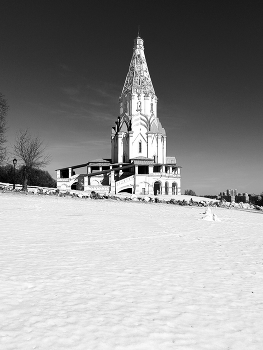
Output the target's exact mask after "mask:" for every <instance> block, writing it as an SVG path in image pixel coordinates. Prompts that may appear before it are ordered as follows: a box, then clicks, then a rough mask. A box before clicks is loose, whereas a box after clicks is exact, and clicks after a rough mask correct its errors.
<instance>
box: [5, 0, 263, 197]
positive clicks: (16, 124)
mask: <svg viewBox="0 0 263 350" xmlns="http://www.w3.org/2000/svg"><path fill="white" fill-rule="evenodd" d="M262 18H263V5H262V3H261V2H260V1H211V0H210V1H187V0H183V1H176V0H174V1H165V0H164V1H156V2H154V1H126V0H123V1H113V0H108V1H99V0H96V1H95V0H94V1H89V0H86V1H78V0H75V1H67V0H63V1H56V0H53V1H48V0H45V1H41V0H38V1H35V0H34V1H27V0H25V1H10V0H7V1H5V0H2V1H1V21H0V92H1V93H2V94H4V96H5V98H6V99H7V100H8V103H9V105H10V111H9V114H8V127H9V129H8V133H7V136H8V141H9V148H10V150H11V148H12V144H13V142H14V138H15V137H16V134H17V133H18V131H19V130H21V129H25V128H28V129H29V131H30V132H31V134H32V135H36V136H39V137H40V138H42V139H43V140H44V141H45V143H46V144H47V151H48V153H50V155H51V157H52V161H51V163H50V165H49V166H48V167H47V170H48V171H49V172H50V173H51V174H52V176H53V177H55V172H54V170H55V169H56V168H60V167H64V166H69V165H73V164H81V163H85V162H87V161H89V160H92V159H96V158H110V133H111V126H113V125H114V123H115V120H116V118H117V116H118V112H119V111H118V97H119V95H120V93H121V90H122V86H123V84H124V80H125V77H126V74H127V72H128V68H129V64H130V60H131V56H132V48H133V39H134V38H135V37H136V36H137V32H138V25H140V36H141V37H142V38H143V39H144V44H145V54H146V59H147V63H148V68H149V71H150V74H151V78H152V82H153V85H154V89H155V92H156V94H157V96H158V101H159V102H158V117H159V118H160V121H161V123H162V125H163V127H164V128H165V129H166V133H167V155H169V156H176V158H177V162H178V164H179V165H181V166H182V167H183V169H182V188H183V191H184V190H185V189H190V188H191V189H193V190H195V191H196V192H197V193H198V194H214V193H218V192H220V191H224V190H226V189H227V188H236V189H237V190H238V191H239V192H248V193H260V192H262V191H263V182H262V173H263V146H262V144H263V98H262V97H263V21H262ZM11 157H12V156H11Z"/></svg>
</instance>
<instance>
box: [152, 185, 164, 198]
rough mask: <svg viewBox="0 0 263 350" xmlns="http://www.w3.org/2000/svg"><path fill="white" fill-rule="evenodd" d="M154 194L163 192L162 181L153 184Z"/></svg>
mask: <svg viewBox="0 0 263 350" xmlns="http://www.w3.org/2000/svg"><path fill="white" fill-rule="evenodd" d="M153 192H154V195H155V196H157V195H158V194H162V184H161V182H160V181H156V182H155V183H154V186H153Z"/></svg>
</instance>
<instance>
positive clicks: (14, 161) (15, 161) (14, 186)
mask: <svg viewBox="0 0 263 350" xmlns="http://www.w3.org/2000/svg"><path fill="white" fill-rule="evenodd" d="M16 163H17V160H16V159H13V164H14V183H13V190H15V189H16Z"/></svg>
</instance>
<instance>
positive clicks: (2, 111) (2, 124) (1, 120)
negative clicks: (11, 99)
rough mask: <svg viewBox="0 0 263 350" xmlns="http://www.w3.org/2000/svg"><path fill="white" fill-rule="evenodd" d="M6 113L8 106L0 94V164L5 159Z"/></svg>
mask: <svg viewBox="0 0 263 350" xmlns="http://www.w3.org/2000/svg"><path fill="white" fill-rule="evenodd" d="M7 111H8V105H7V102H6V100H5V99H4V96H3V95H2V94H1V93H0V164H2V162H3V161H4V159H5V157H6V147H5V142H6V139H5V131H6V114H7Z"/></svg>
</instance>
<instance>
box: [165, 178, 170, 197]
mask: <svg viewBox="0 0 263 350" xmlns="http://www.w3.org/2000/svg"><path fill="white" fill-rule="evenodd" d="M165 194H166V195H168V194H169V182H168V181H166V182H165Z"/></svg>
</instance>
